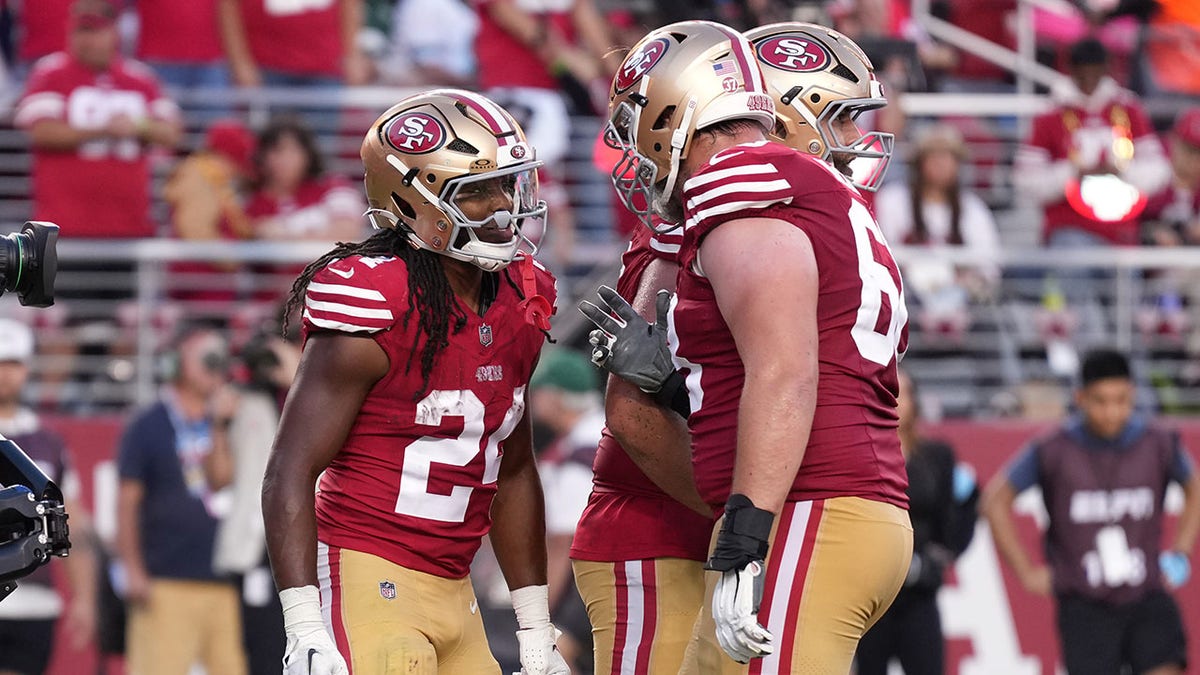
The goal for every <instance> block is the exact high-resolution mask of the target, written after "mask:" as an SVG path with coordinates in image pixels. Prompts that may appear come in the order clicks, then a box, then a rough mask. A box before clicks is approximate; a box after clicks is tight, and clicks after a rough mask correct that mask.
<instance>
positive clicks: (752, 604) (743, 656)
mask: <svg viewBox="0 0 1200 675" xmlns="http://www.w3.org/2000/svg"><path fill="white" fill-rule="evenodd" d="M774 522H775V514H773V513H771V512H770V511H766V510H763V509H760V508H757V507H755V506H754V502H752V501H750V498H749V497H747V496H745V495H742V494H733V495H730V496H729V500H728V501H726V502H725V520H724V521H722V523H721V531H720V532H719V533H718V534H717V543H716V545H715V546H714V547H713V552H712V556H711V557H709V559H708V562H707V563H706V564H705V565H704V569H706V570H712V571H716V572H720V573H721V578H720V579H718V580H717V586H716V590H715V591H714V592H713V599H712V615H713V621H714V623H716V626H717V643H718V644H720V645H721V649H723V650H724V651H725V653H726V654H728V655H729V658H731V659H733V660H734V661H737V662H738V663H749V662H750V659H753V658H760V657H763V656H766V655H768V654H770V653H771V652H773V651H775V646H774V644H772V642H773V640H774V639H775V638H774V637H773V636H772V635H771V633H770V632H769V631H767V629H766V628H764V627H763V626H762V624H760V623H759V621H758V607H759V605H760V604H761V603H762V596H763V582H764V579H765V574H766V569H765V567H764V564H763V561H764V560H766V557H767V548H768V541H769V539H770V536H771V526H772V525H773V524H774Z"/></svg>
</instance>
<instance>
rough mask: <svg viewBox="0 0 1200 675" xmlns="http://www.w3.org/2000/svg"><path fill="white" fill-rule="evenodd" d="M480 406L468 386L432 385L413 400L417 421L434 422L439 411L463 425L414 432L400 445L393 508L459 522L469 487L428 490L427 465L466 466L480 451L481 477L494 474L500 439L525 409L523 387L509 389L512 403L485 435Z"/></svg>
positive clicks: (439, 417)
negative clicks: (455, 431) (448, 431)
mask: <svg viewBox="0 0 1200 675" xmlns="http://www.w3.org/2000/svg"><path fill="white" fill-rule="evenodd" d="M484 412H485V411H484V407H483V403H482V402H480V400H479V397H478V396H476V395H475V392H473V391H470V390H469V389H456V390H434V391H431V392H429V395H428V396H426V397H425V398H423V399H421V400H420V401H419V402H418V403H417V415H416V423H417V424H420V425H426V426H440V425H441V424H442V419H443V418H445V417H461V418H463V430H462V433H460V434H459V435H458V437H457V438H429V437H426V438H420V439H417V440H416V441H414V442H413V443H412V444H411V445H409V446H408V447H407V448H405V450H404V465H403V467H402V468H401V474H400V494H399V495H397V497H396V513H400V514H403V515H406V516H414V517H416V518H425V519H428V520H439V521H442V522H446V523H461V522H463V519H464V518H465V517H466V514H467V505H468V504H469V503H470V501H471V492H472V490H473V488H471V487H468V486H466V485H455V486H454V487H453V488H452V489H451V490H450V494H447V495H442V494H433V493H431V492H429V471H430V468H431V466H432V465H433V464H447V465H450V466H459V467H462V466H466V465H468V464H470V463H471V461H472V460H473V459H475V457H476V456H478V455H479V453H480V452H482V453H483V480H482V483H483V484H484V485H488V484H490V483H495V482H496V478H497V477H498V476H499V475H500V443H501V442H502V441H503V440H504V439H506V438H508V436H509V434H511V433H512V432H513V429H515V428H516V427H517V422H519V421H520V419H521V415H522V414H523V413H524V412H525V387H517V388H516V389H515V390H514V391H513V404H512V407H510V408H509V409H508V412H506V413H505V414H504V421H503V422H501V423H500V426H499V427H498V428H497V429H496V430H495V431H493V432H492V433H491V434H488V436H487V437H486V438H485V437H484V431H485V429H484Z"/></svg>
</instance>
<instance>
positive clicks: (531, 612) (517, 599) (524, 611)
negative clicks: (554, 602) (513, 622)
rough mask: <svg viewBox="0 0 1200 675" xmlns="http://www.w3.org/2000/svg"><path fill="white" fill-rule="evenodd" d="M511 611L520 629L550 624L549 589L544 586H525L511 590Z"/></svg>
mask: <svg viewBox="0 0 1200 675" xmlns="http://www.w3.org/2000/svg"><path fill="white" fill-rule="evenodd" d="M512 605H513V611H514V612H516V613H517V625H518V626H520V627H521V629H522V630H524V629H528V628H541V627H542V626H546V625H549V624H550V591H549V589H547V587H546V586H544V585H543V586H525V587H523V588H518V589H517V590H515V591H513V592H512Z"/></svg>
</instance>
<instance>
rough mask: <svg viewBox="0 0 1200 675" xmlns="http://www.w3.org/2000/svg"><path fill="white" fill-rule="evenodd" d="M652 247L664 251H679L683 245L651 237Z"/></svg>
mask: <svg viewBox="0 0 1200 675" xmlns="http://www.w3.org/2000/svg"><path fill="white" fill-rule="evenodd" d="M650 248H652V249H654V250H655V251H662V252H663V253H679V249H680V248H681V247H680V245H679V244H665V243H663V242H661V241H659V240H657V239H651V240H650Z"/></svg>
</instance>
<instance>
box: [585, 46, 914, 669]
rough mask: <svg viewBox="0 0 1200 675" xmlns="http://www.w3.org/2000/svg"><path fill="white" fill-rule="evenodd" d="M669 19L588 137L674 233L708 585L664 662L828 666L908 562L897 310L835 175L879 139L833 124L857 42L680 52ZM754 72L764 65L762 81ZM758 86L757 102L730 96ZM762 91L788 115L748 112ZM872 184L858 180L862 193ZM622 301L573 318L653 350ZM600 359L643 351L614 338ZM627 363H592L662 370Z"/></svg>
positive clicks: (848, 651)
mask: <svg viewBox="0 0 1200 675" xmlns="http://www.w3.org/2000/svg"><path fill="white" fill-rule="evenodd" d="M681 25H688V24H676V25H673V26H667V27H664V28H662V29H659V30H657V31H654V32H652V33H651V34H650V35H648V36H646V37H645V38H643V40H642V41H641V42H640V43H639V44H638V45H637V46H636V47H635V48H634V50H633V51H632V52H631V54H630V56H629V57H628V58H627V59H626V62H625V67H623V69H622V73H626V72H629V73H631V75H630V76H629V77H627V78H626V79H625V80H624V81H622V76H621V75H618V77H617V80H616V81H615V82H614V87H613V97H612V100H611V105H610V112H611V118H610V127H609V134H608V137H609V140H610V142H611V143H612V144H613V145H615V146H617V147H619V148H620V149H621V150H622V151H623V152H624V155H625V158H626V166H625V167H624V168H619V169H617V170H614V182H616V183H617V186H618V188H619V189H620V190H621V191H622V192H623V193H624V195H625V197H626V203H627V205H628V206H630V208H634V207H636V206H637V205H638V202H639V200H644V203H646V204H648V205H649V207H650V208H648V209H642V211H643V213H642V215H643V220H645V221H647V222H648V221H649V219H650V216H651V214H652V213H657V214H658V215H660V216H662V217H663V218H665V219H666V220H668V221H676V222H683V223H684V227H683V244H682V247H681V251H680V257H679V262H680V265H681V270H680V273H679V276H678V280H677V286H678V291H677V297H676V298H675V300H674V302H673V303H672V305H671V308H670V311H669V314H668V315H667V316H663V317H662V319H663V320H669V323H670V326H669V333H670V334H669V340H670V347H671V352H672V354H673V357H674V361H675V366H676V367H677V368H679V369H680V372H681V373H682V374H683V375H684V377H685V378H686V385H687V392H688V394H689V397H690V401H689V406H687V407H688V408H690V411H691V415H690V417H689V419H688V426H689V428H690V430H691V433H692V453H693V464H694V470H695V478H696V481H697V487H698V488H699V491H700V493H701V495H702V496H703V497H704V499H705V500H706V502H708V504H709V505H710V506H712V507H714V508H720V507H721V506H724V512H725V515H724V518H723V521H722V523H721V524H720V526H719V528H718V533H717V536H716V541H715V544H714V546H713V550H712V553H711V555H710V557H709V561H708V565H707V568H708V569H710V570H714V571H715V572H718V573H719V574H714V575H710V579H709V583H708V597H709V598H710V602H711V607H712V611H711V613H709V612H704V613H702V615H701V620H700V621H698V622H697V626H696V632H695V635H694V636H693V641H692V644H691V645H690V646H689V649H688V653H687V655H686V658H685V663H684V667H683V669H682V670H681V672H685V673H697V672H703V673H710V672H730V673H734V672H751V673H780V672H793V673H814V674H817V673H819V674H822V675H823V674H826V673H837V672H847V671H848V670H849V667H850V663H851V660H852V658H853V652H854V648H855V645H856V644H857V641H858V639H859V637H861V635H862V633H864V632H865V631H866V630H867V629H868V628H869V627H870V626H871V625H872V624H873V623H874V621H875V620H876V619H877V618H878V617H879V616H880V615H882V613H883V611H884V610H886V608H887V606H888V605H889V604H890V603H891V600H892V598H893V597H894V596H895V593H896V591H897V590H898V589H899V587H900V584H901V582H902V580H903V578H904V575H905V573H906V572H907V570H908V562H909V558H910V556H911V550H912V530H911V526H910V525H909V522H908V515H907V512H906V511H905V508H906V506H907V499H906V497H905V494H904V489H905V484H906V481H905V477H904V469H903V459H902V456H901V453H900V447H899V439H898V437H897V434H896V424H897V422H896V412H895V396H896V392H897V382H896V360H897V354H898V352H900V351H902V350H903V346H904V343H905V341H906V325H907V313H906V311H905V309H904V304H903V295H902V291H901V285H900V277H899V272H898V270H897V268H896V265H895V262H894V261H893V260H892V257H891V254H890V252H889V251H888V249H887V245H886V242H885V241H884V239H883V237H882V235H881V234H880V233H879V229H878V226H877V225H876V224H875V222H874V219H873V218H872V217H871V214H870V211H869V210H868V209H867V207H866V204H865V202H864V201H863V200H862V196H861V194H860V193H859V192H858V189H857V187H858V186H856V184H855V183H854V182H853V181H852V180H851V179H850V177H849V174H850V173H851V171H852V169H851V165H852V164H854V163H855V162H856V160H860V159H866V160H868V161H870V162H873V163H875V164H880V163H883V162H882V161H881V160H886V157H887V155H888V154H890V141H891V139H890V137H886V136H883V135H879V134H867V135H863V134H861V133H860V132H859V130H858V129H857V126H856V125H855V124H854V118H855V117H856V116H857V114H858V113H860V112H861V111H863V110H867V109H871V108H876V107H879V106H882V105H884V104H886V100H885V99H884V98H883V96H882V92H881V91H880V88H879V85H878V82H877V81H876V80H875V78H874V76H873V73H872V67H871V65H870V62H869V61H868V60H867V58H866V56H865V55H864V54H863V53H862V51H861V50H860V49H858V47H857V46H856V45H854V43H853V42H851V41H850V40H848V39H847V38H845V37H844V36H842V35H840V34H838V33H836V32H833V31H830V30H828V29H824V28H821V27H818V26H812V25H807V24H786V25H776V26H771V27H768V28H764V29H759V31H756V33H755V34H753V35H752V38H753V43H754V44H753V45H751V44H750V43H748V42H747V41H746V40H744V39H742V38H741V36H738V35H736V34H733V33H732V31H728V32H729V35H728V36H727V37H724V38H722V39H709V40H707V41H702V40H697V39H695V37H696V36H695V35H692V36H689V37H688V38H687V40H685V41H681V42H682V45H681V44H678V42H677V36H678V35H680V34H681V33H682V31H680V29H679V27H680V26H681ZM756 61H760V62H762V63H763V66H762V67H763V68H768V67H769V68H770V69H771V75H770V76H769V77H768V78H766V82H765V86H764V81H763V79H764V76H763V72H762V70H760V66H759V65H758V64H757V63H756ZM775 71H778V72H775ZM789 77H790V78H791V79H790V80H789ZM765 87H769V89H770V95H769V96H767V95H766V94H764V95H763V96H762V98H749V97H742V96H737V94H738V93H741V92H763V91H765ZM723 93H724V94H730V95H729V96H728V97H726V98H723V97H722V96H723ZM763 98H765V99H766V100H765V102H764V101H763ZM747 99H749V100H747ZM772 99H774V100H775V101H776V102H777V103H778V104H779V105H780V106H781V107H782V106H788V107H789V108H790V109H789V108H785V109H784V112H783V113H781V115H780V119H779V120H778V121H777V120H776V119H775V118H773V117H772V118H770V120H769V121H764V120H763V119H762V117H761V115H758V114H757V113H758V112H760V111H761V110H763V109H770V108H771V107H772V105H771V104H772ZM718 116H719V117H720V119H719V120H718V121H714V118H717V117H718ZM789 124H790V127H791V128H789ZM772 130H774V131H777V132H778V133H779V134H780V135H785V134H787V133H789V132H792V133H802V134H805V135H807V137H808V138H809V140H810V142H808V143H803V144H802V143H801V138H800V137H795V138H787V139H786V140H787V142H788V143H789V144H790V145H792V146H793V147H797V146H799V147H802V148H803V150H802V151H800V152H798V151H796V150H793V149H791V148H788V147H784V146H782V145H779V144H777V143H771V142H769V141H768V140H767V138H768V133H769V131H772ZM806 153H813V154H806ZM814 155H815V156H814ZM822 159H825V160H828V161H821V160H822ZM835 167H836V168H835ZM873 168H876V169H878V168H879V167H878V166H876V167H873ZM871 174H875V175H874V176H873V177H870V178H868V181H869V182H867V181H863V184H862V185H861V186H862V187H868V188H869V187H874V186H875V185H876V184H877V180H878V175H879V174H881V172H880V171H875V172H871V171H867V172H865V173H864V174H863V175H864V176H869V175H871ZM614 300H618V299H617V298H615V297H614V296H611V295H610V296H608V297H607V301H609V302H610V304H612V301H614ZM629 311H630V310H629V308H628V307H623V308H621V311H620V312H618V313H619V314H620V315H621V316H622V318H623V322H621V323H618V322H616V321H614V320H611V319H606V318H604V317H603V316H601V315H599V314H597V313H595V312H593V313H590V316H594V317H596V318H598V319H600V321H599V324H600V325H601V328H602V329H605V330H606V331H607V332H608V333H610V334H616V333H620V334H621V335H620V337H621V338H622V339H626V338H628V339H630V340H632V339H633V338H640V339H641V341H642V342H647V341H653V340H654V339H656V338H655V336H656V335H657V333H658V331H655V330H646V326H645V325H644V322H641V326H642V327H640V328H639V327H638V322H637V321H635V320H633V319H636V316H634V315H632V314H630V313H629ZM612 353H613V355H614V358H615V357H616V356H617V355H621V354H624V355H626V356H628V355H629V354H641V355H644V354H646V353H647V352H646V351H645V350H639V349H637V348H630V345H629V344H626V345H621V344H619V343H618V344H617V345H614V346H612ZM641 360H642V362H643V365H642V366H640V370H641V371H643V372H639V366H638V365H637V364H631V363H629V362H628V360H626V361H625V362H624V363H613V362H612V360H610V363H609V364H608V365H607V366H606V367H608V368H610V369H611V370H613V371H614V372H618V373H621V372H625V373H627V374H632V375H635V376H636V377H638V378H640V380H639V381H642V380H645V379H649V380H652V381H655V382H657V383H661V382H663V380H665V379H666V373H661V372H657V373H651V374H649V375H648V374H647V373H646V372H644V371H646V370H647V367H646V366H645V365H644V364H645V363H650V362H654V361H656V360H654V359H644V358H643V359H641ZM722 651H724V653H725V654H726V655H728V657H731V658H732V659H733V660H730V658H726V656H724V655H723V654H722ZM735 661H736V662H737V663H735ZM738 663H742V664H745V663H749V665H748V666H739V665H738Z"/></svg>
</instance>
